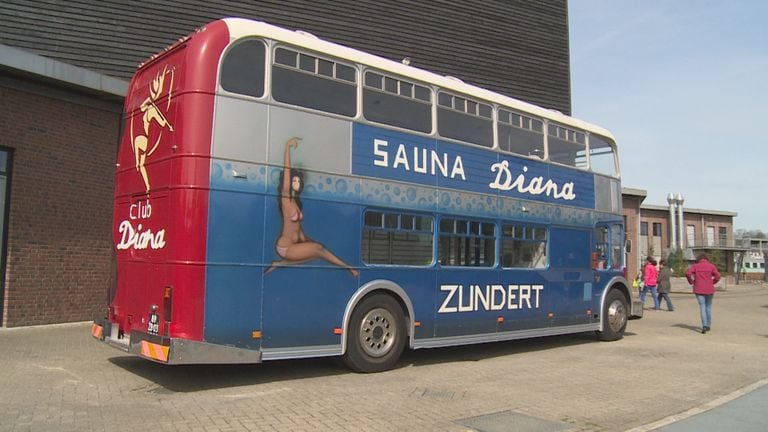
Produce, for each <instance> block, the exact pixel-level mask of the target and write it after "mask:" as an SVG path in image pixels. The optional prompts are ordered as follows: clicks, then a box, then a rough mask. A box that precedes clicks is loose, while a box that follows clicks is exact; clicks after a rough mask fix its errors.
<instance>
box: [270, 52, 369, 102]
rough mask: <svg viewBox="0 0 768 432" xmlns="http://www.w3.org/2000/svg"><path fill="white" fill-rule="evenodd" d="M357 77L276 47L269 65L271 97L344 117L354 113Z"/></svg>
mask: <svg viewBox="0 0 768 432" xmlns="http://www.w3.org/2000/svg"><path fill="white" fill-rule="evenodd" d="M356 84H357V74H356V70H355V68H353V67H352V66H348V65H344V64H341V63H339V62H337V61H334V60H332V59H326V58H321V57H317V56H315V55H313V54H307V53H303V52H298V51H296V50H293V49H288V48H284V47H279V48H277V49H275V53H274V58H273V61H272V97H273V98H274V99H275V100H276V101H278V102H283V103H287V104H291V105H296V106H300V107H306V108H311V109H315V110H318V111H324V112H328V113H333V114H340V115H343V116H347V117H354V116H355V114H356V113H357V87H356Z"/></svg>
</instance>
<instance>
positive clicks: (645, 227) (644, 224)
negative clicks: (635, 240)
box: [640, 222, 648, 237]
mask: <svg viewBox="0 0 768 432" xmlns="http://www.w3.org/2000/svg"><path fill="white" fill-rule="evenodd" d="M640 235H641V236H646V237H647V236H648V222H640Z"/></svg>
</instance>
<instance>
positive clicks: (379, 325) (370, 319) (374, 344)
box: [360, 308, 397, 357]
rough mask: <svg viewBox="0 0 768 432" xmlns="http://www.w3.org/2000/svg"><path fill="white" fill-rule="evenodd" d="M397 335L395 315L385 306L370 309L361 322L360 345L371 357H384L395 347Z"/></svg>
mask: <svg viewBox="0 0 768 432" xmlns="http://www.w3.org/2000/svg"><path fill="white" fill-rule="evenodd" d="M396 337H397V326H396V325H395V317H394V316H393V315H392V314H391V313H390V312H389V311H388V310H387V309H384V308H376V309H372V310H370V311H369V312H368V313H367V314H365V316H364V317H363V319H362V322H361V324H360V345H362V348H363V351H365V353H366V354H368V355H369V356H371V357H382V356H384V355H386V354H387V353H388V352H389V351H390V350H391V349H392V347H393V342H394V341H395V338H396Z"/></svg>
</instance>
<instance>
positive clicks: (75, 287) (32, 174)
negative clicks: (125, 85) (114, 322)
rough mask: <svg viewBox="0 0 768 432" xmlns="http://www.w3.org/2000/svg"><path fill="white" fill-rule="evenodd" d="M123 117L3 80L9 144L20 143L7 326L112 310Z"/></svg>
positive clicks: (1, 134)
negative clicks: (116, 190)
mask: <svg viewBox="0 0 768 432" xmlns="http://www.w3.org/2000/svg"><path fill="white" fill-rule="evenodd" d="M96 105H98V104H96ZM117 109H119V105H118V108H117ZM119 117H120V115H119V114H118V113H116V112H115V110H114V107H113V108H112V110H111V111H110V110H107V109H103V108H100V107H96V106H89V105H88V104H83V103H80V102H78V101H72V100H70V101H67V100H66V98H51V97H47V96H45V95H44V94H43V93H42V92H27V91H21V90H17V89H14V88H7V87H2V86H0V146H3V147H6V148H10V149H13V165H12V167H11V176H10V183H11V191H10V203H9V205H10V214H9V218H8V249H7V267H6V275H5V290H4V295H5V301H4V302H3V306H4V309H5V310H4V311H3V326H8V327H15V326H24V325H38V324H48V323H60V322H73V321H83V320H89V319H92V318H93V316H94V315H95V314H96V313H97V312H98V311H101V310H103V309H104V307H105V305H106V289H107V286H108V284H109V277H110V262H111V254H112V240H111V222H112V195H113V189H114V166H115V154H116V143H117V131H118V129H119Z"/></svg>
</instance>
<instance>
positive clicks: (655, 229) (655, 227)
mask: <svg viewBox="0 0 768 432" xmlns="http://www.w3.org/2000/svg"><path fill="white" fill-rule="evenodd" d="M653 236H654V237H661V224H660V223H658V222H654V223H653Z"/></svg>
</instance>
